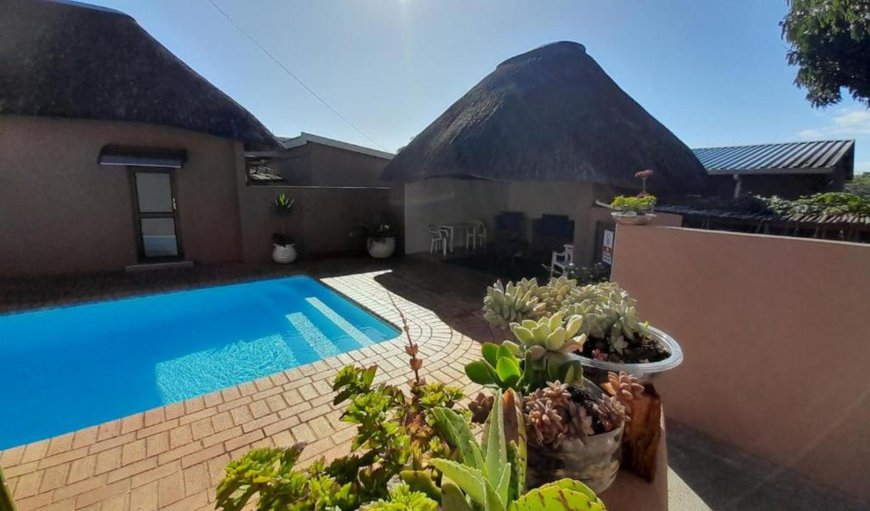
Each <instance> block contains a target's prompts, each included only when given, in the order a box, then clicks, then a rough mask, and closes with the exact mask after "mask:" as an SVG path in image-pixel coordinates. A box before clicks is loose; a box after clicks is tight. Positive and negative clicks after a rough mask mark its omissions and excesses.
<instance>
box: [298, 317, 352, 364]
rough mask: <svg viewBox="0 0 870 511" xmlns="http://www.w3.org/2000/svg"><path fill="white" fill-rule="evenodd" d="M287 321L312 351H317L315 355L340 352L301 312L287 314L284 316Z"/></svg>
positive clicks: (320, 355)
mask: <svg viewBox="0 0 870 511" xmlns="http://www.w3.org/2000/svg"><path fill="white" fill-rule="evenodd" d="M285 317H286V318H287V321H289V322H290V324H291V325H293V328H295V329H296V330H297V331H298V332H299V334H300V335H302V338H303V339H305V342H307V343H308V344H309V345H310V346H311V347H312V348H314V351H315V352H317V355H318V356H319V357H320V358H321V359H324V358H328V357H334V356H336V355H338V354H340V353H341V350H340V349H338V346H336V345H335V344H334V343H333V342H332V341H330V340H329V339H328V338H327V337H326V336H325V335H323V332H321V331H320V329H319V328H317V325H315V324H314V323H312V322H311V320H310V319H308V316H306V315H305V314H303V313H301V312H294V313H292V314H287V315H286V316H285Z"/></svg>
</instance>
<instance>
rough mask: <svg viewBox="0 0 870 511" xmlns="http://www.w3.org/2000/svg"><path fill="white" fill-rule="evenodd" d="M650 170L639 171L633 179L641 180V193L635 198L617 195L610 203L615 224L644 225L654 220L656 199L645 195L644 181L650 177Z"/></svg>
mask: <svg viewBox="0 0 870 511" xmlns="http://www.w3.org/2000/svg"><path fill="white" fill-rule="evenodd" d="M652 175H653V171H652V170H649V169H647V170H641V171H640V172H637V173H635V174H634V177H636V178H638V179H640V180H641V191H640V193H638V194H637V196H636V197H634V196H628V195H618V196H616V197H614V198H613V201H611V202H610V207H611V209H613V210H615V211H614V212H613V213H611V216H613V218H614V219H615V220H616V223H619V224H624V225H645V224H648V223H649V221H650V220H652V219H653V218H655V215H654V214H653V210H654V209H655V207H656V198H655V196H654V195H651V194H649V193H647V191H646V180H647V179H649V178H650V177H652Z"/></svg>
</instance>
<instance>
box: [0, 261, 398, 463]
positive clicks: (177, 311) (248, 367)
mask: <svg viewBox="0 0 870 511" xmlns="http://www.w3.org/2000/svg"><path fill="white" fill-rule="evenodd" d="M398 333H399V331H398V330H396V329H395V328H393V327H392V326H390V325H388V324H387V323H385V322H383V321H381V320H380V319H378V318H376V317H374V316H373V315H372V314H370V313H368V312H366V311H365V310H363V309H361V308H360V307H359V306H357V305H354V304H353V303H352V302H350V301H348V300H347V299H345V298H343V297H342V296H340V295H339V294H337V293H335V292H334V291H332V290H330V289H329V288H327V287H326V286H323V285H322V284H320V283H319V282H317V281H316V280H313V279H311V278H308V277H291V278H282V279H275V280H265V281H258V282H250V283H245V284H234V285H227V286H217V287H210V288H205V289H197V290H191V291H180V292H172V293H164V294H158V295H150V296H143V297H138V298H128V299H123V300H114V301H104V302H98V303H92V304H87V305H78V306H72V307H63V308H57V309H47V310H39V311H34V312H25V313H18V314H7V315H2V316H0V449H4V448H7V447H11V446H15V445H20V444H24V443H27V442H31V441H35V440H39V439H43V438H48V437H52V436H55V435H59V434H62V433H66V432H69V431H74V430H76V429H79V428H83V427H87V426H92V425H94V424H99V423H101V422H105V421H108V420H112V419H117V418H120V417H123V416H126V415H129V414H132V413H135V412H141V411H143V410H147V409H149V408H154V407H157V406H162V405H166V404H169V403H173V402H176V401H181V400H184V399H188V398H191V397H194V396H198V395H201V394H205V393H208V392H211V391H214V390H217V389H221V388H224V387H228V386H232V385H237V384H239V383H243V382H246V381H250V380H254V379H256V378H260V377H262V376H266V375H269V374H273V373H276V372H279V371H282V370H284V369H288V368H291V367H295V366H298V365H302V364H307V363H310V362H314V361H317V360H321V359H323V358H326V357H330V356H333V355H338V354H339V353H343V352H346V351H351V350H355V349H357V348H360V347H361V346H365V345H369V344H372V343H378V342H381V341H384V340H387V339H392V338H395V337H396V336H397V335H398Z"/></svg>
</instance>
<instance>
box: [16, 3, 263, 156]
mask: <svg viewBox="0 0 870 511" xmlns="http://www.w3.org/2000/svg"><path fill="white" fill-rule="evenodd" d="M0 114H18V115H33V116H48V117H67V118H77V119H101V120H112V121H131V122H144V123H152V124H161V125H167V126H175V127H179V128H185V129H189V130H192V131H199V132H203V133H209V134H212V135H217V136H221V137H227V138H233V139H237V140H241V141H243V142H247V143H248V144H250V145H254V146H274V145H276V144H277V142H276V141H275V139H274V137H273V136H272V134H271V133H270V132H269V130H268V129H266V127H265V126H263V125H262V124H261V123H260V122H259V121H258V120H257V119H256V118H255V117H254V116H253V115H251V113H250V112H248V111H247V110H245V109H244V108H242V107H241V106H240V105H239V104H238V103H236V102H235V101H233V100H232V99H231V98H230V97H229V96H227V95H226V94H224V93H223V92H221V91H220V90H218V88H217V87H215V86H214V85H212V84H211V83H209V82H208V81H207V80H206V79H205V78H203V77H202V76H200V75H199V74H197V73H196V72H195V71H194V70H193V69H191V68H190V67H188V66H187V65H186V64H185V63H184V62H182V61H181V60H179V59H178V58H177V57H176V56H175V55H173V54H172V53H171V52H170V51H169V50H167V49H166V48H165V47H163V46H162V45H161V44H160V43H159V42H157V41H156V40H155V39H154V38H153V37H151V36H150V35H149V34H148V32H146V31H145V30H144V29H143V28H142V27H140V26H139V24H138V23H136V20H134V19H133V18H131V17H130V16H127V15H126V14H124V13H121V12H118V11H114V10H111V9H104V8H101V7H95V6H90V5H86V4H78V3H75V2H60V1H48V0H2V1H0Z"/></svg>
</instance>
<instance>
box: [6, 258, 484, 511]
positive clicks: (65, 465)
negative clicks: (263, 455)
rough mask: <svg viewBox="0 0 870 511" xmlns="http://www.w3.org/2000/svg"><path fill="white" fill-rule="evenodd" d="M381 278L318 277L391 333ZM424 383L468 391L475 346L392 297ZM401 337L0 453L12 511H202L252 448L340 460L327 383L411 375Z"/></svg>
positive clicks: (341, 443) (342, 428) (336, 411)
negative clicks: (347, 372)
mask: <svg viewBox="0 0 870 511" xmlns="http://www.w3.org/2000/svg"><path fill="white" fill-rule="evenodd" d="M382 273H385V272H372V273H363V274H356V275H348V276H342V277H334V278H326V279H322V280H323V282H324V283H326V284H328V285H329V286H332V287H333V288H334V289H336V290H338V291H339V292H341V293H343V294H345V295H346V296H348V297H350V298H351V299H353V300H355V301H356V302H358V303H360V304H361V305H363V306H364V307H367V308H368V309H370V310H371V311H373V312H374V313H376V314H378V315H380V316H381V317H383V318H384V319H386V320H388V321H390V322H391V323H393V324H396V325H399V324H400V318H399V314H398V312H397V311H396V310H395V309H394V308H393V306H392V304H391V303H390V300H389V296H388V294H387V290H386V289H385V288H384V287H383V286H381V285H380V284H379V283H378V282H376V281H375V277H377V276H378V275H380V274H382ZM393 296H394V298H395V300H396V304H397V305H398V306H399V307H400V308H401V309H402V311H403V313H404V314H405V317H406V318H407V320H408V322H409V325H410V334H411V337H412V339H413V340H414V341H415V342H417V343H419V345H420V353H421V356H422V357H423V359H424V368H423V373H424V374H425V375H426V377H427V378H428V379H429V380H430V381H431V380H438V381H442V382H445V383H450V384H453V385H458V386H463V387H465V389H466V392H467V393H468V394H470V393H471V392H474V391H476V390H477V387H476V386H475V385H474V384H471V383H469V382H468V380H467V378H466V377H465V374H464V373H463V372H462V369H461V368H462V367H463V366H464V364H465V363H467V362H470V361H471V360H474V359H475V358H476V356H477V352H478V351H477V350H478V348H477V344H476V343H475V342H474V341H473V340H472V339H470V338H469V337H467V336H465V335H463V334H461V333H459V332H457V331H455V330H453V329H451V328H450V327H449V326H448V325H447V324H445V323H444V322H443V321H442V320H441V319H439V318H438V316H437V315H436V314H435V313H434V312H432V311H430V310H428V309H425V308H423V307H421V306H420V305H417V304H415V303H414V302H412V301H409V300H406V299H404V298H402V297H401V296H398V295H393ZM404 343H405V337H404V336H402V337H399V338H398V339H395V340H392V341H388V342H384V343H380V344H373V345H370V346H367V347H364V348H361V349H359V350H356V351H352V352H348V353H344V354H341V355H338V356H336V357H332V358H328V359H325V360H321V361H319V362H315V363H313V364H309V365H305V366H301V367H297V368H294V369H291V370H288V371H284V372H281V373H277V374H273V375H271V376H269V377H267V378H261V379H259V380H256V381H253V382H248V383H244V384H242V385H239V386H236V387H230V388H226V389H223V390H221V391H218V392H213V393H211V394H207V395H204V396H199V397H196V398H193V399H189V400H187V401H184V402H180V403H174V404H172V405H169V406H165V407H162V408H156V409H153V410H148V411H146V412H142V413H138V414H135V415H131V416H129V417H125V418H123V419H118V420H115V421H111V422H107V423H104V424H101V425H99V426H93V427H90V428H86V429H82V430H79V431H76V432H74V433H69V434H66V435H62V436H58V437H54V438H51V439H49V440H43V441H40V442H35V443H32V444H28V445H24V446H20V447H15V448H12V449H8V450H6V451H2V452H0V466H2V467H3V471H4V474H5V475H6V477H7V479H8V483H9V487H10V488H11V490H12V493H13V497H14V499H15V501H16V504H17V506H18V508H19V510H20V511H28V510H57V511H60V510H88V511H97V510H100V511H109V510H135V511H148V510H156V509H165V510H184V511H190V510H198V509H202V510H206V509H212V508H213V507H214V504H213V501H214V488H215V486H216V485H217V482H218V481H219V480H220V479H221V477H222V476H223V467H224V466H225V465H226V464H227V462H229V461H230V459H232V458H236V457H239V456H241V455H242V454H244V453H245V452H247V451H248V450H249V449H251V448H253V447H263V446H276V445H277V446H287V445H290V444H292V443H294V442H299V441H306V442H309V445H308V447H307V448H306V450H305V453H304V458H303V461H308V462H310V461H311V460H313V459H316V458H319V457H321V456H326V457H333V456H339V455H342V454H345V453H346V452H347V449H348V447H349V444H350V442H349V440H350V438H351V437H352V436H353V433H354V428H353V426H352V425H350V424H345V423H343V422H340V420H339V416H340V415H341V409H340V408H338V407H334V406H333V405H332V399H333V396H334V394H333V392H332V388H331V381H332V378H333V376H334V375H335V373H336V372H337V371H338V369H340V368H341V367H343V366H344V365H346V364H361V365H366V366H368V365H373V364H377V365H378V367H379V368H380V369H379V375H378V378H379V380H380V381H389V382H390V383H394V384H402V383H405V382H407V381H408V380H409V379H410V378H411V375H412V372H411V369H410V367H409V366H408V362H407V355H406V354H405V352H404Z"/></svg>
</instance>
